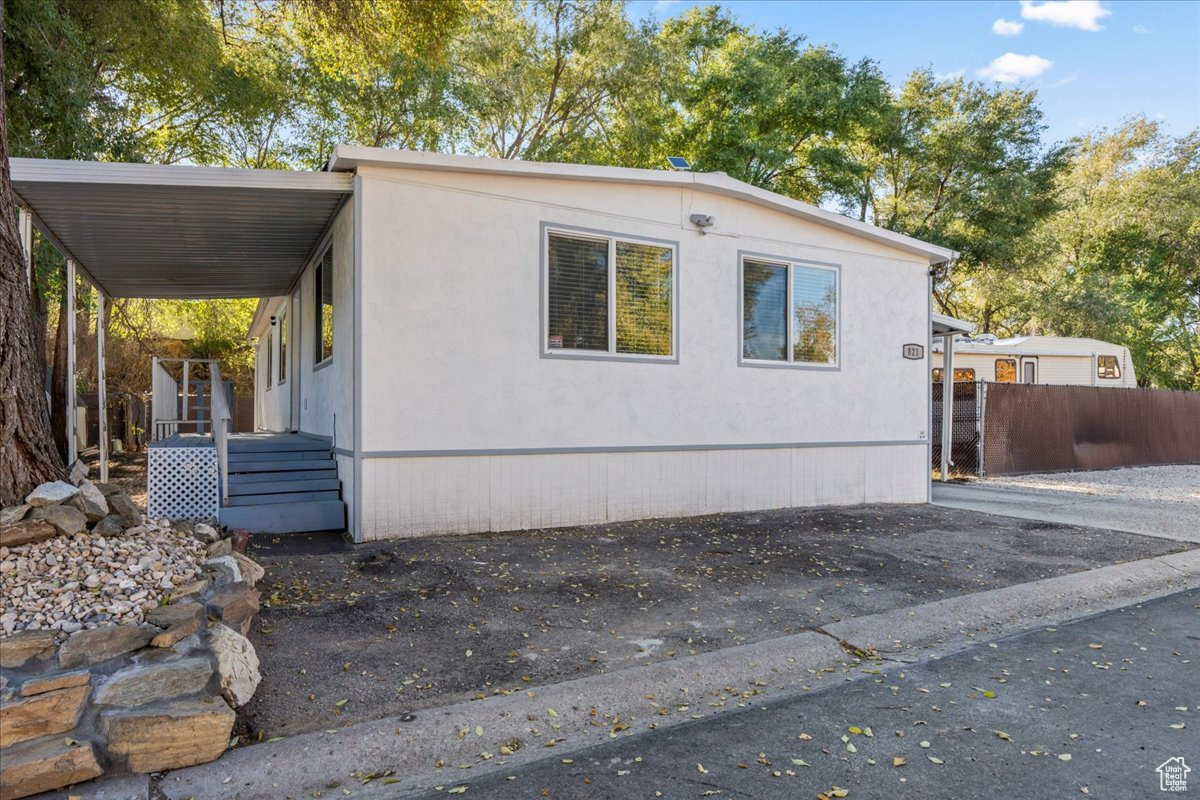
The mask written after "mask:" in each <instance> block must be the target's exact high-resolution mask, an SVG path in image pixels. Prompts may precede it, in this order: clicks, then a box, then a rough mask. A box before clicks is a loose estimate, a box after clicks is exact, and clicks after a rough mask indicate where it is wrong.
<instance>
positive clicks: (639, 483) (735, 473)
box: [359, 444, 930, 541]
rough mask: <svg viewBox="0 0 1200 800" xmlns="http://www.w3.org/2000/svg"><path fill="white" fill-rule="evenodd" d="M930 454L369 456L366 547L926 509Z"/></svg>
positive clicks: (759, 451) (912, 447)
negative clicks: (617, 525)
mask: <svg viewBox="0 0 1200 800" xmlns="http://www.w3.org/2000/svg"><path fill="white" fill-rule="evenodd" d="M928 458H929V451H928V448H927V445H925V444H897V445H889V446H877V445H861V446H860V445H856V446H830V447H797V448H755V449H744V450H738V449H720V450H677V451H633V452H591V453H587V452H585V453H552V454H519V455H463V456H427V457H395V458H392V457H380V458H367V459H364V461H363V462H362V469H363V487H362V503H363V508H362V531H361V533H360V535H359V536H360V540H363V541H370V540H375V539H389V538H397V537H413V536H425V535H430V534H437V533H478V532H486V531H510V530H530V529H537V528H556V527H564V526H570V525H590V524H596V523H604V522H618V521H622V520H634V519H648V518H653V517H680V516H697V515H702V514H714V513H719V512H725V511H752V510H762V509H769V508H791V507H797V506H822V505H854V504H859V503H924V502H925V501H926V497H927V484H928V482H929V473H930V468H929V463H928Z"/></svg>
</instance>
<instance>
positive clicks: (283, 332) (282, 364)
mask: <svg viewBox="0 0 1200 800" xmlns="http://www.w3.org/2000/svg"><path fill="white" fill-rule="evenodd" d="M287 337H288V326H287V312H284V313H283V314H280V315H279V385H280V386H282V385H283V384H285V383H287V371H288V360H287Z"/></svg>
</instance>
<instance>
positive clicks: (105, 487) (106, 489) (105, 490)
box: [96, 481, 121, 498]
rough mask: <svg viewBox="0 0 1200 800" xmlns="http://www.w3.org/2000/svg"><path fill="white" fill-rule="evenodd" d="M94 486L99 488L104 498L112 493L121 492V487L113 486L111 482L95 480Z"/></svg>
mask: <svg viewBox="0 0 1200 800" xmlns="http://www.w3.org/2000/svg"><path fill="white" fill-rule="evenodd" d="M96 488H97V489H99V490H100V494H102V495H104V496H105V498H108V497H112V496H113V495H114V494H120V492H121V487H119V486H113V485H112V484H111V483H101V482H100V481H96Z"/></svg>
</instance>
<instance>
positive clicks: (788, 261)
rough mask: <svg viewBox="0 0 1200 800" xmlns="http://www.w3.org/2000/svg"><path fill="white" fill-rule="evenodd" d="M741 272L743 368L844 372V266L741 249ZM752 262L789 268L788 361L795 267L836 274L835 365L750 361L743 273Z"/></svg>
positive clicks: (739, 310) (739, 323)
mask: <svg viewBox="0 0 1200 800" xmlns="http://www.w3.org/2000/svg"><path fill="white" fill-rule="evenodd" d="M737 255H738V269H737V358H738V366H739V367H752V368H754V369H809V370H817V371H819V372H840V371H841V369H842V314H843V313H844V312H843V307H842V265H841V264H834V263H831V262H827V261H815V260H813V259H811V258H786V257H784V256H779V255H772V254H769V253H756V252H752V251H750V250H738V254H737ZM747 258H749V259H750V260H751V261H764V262H766V263H768V264H777V265H779V266H781V267H787V307H788V324H787V353H788V358H789V359H790V358H791V353H792V314H791V309H792V269H793V268H794V267H814V268H816V269H826V270H830V271H831V272H833V273H834V275H835V276H836V280H837V334H836V336H835V339H834V341H835V347H836V348H837V360H836V361H835V362H834V363H833V364H815V363H812V362H809V361H790V360H789V361H765V360H762V359H757V358H746V357H745V356H744V355H743V354H744V353H745V352H746V351H745V349H744V342H743V341H742V336H743V334H744V333H745V323H744V317H743V314H744V313H745V308H744V303H745V283H744V278H743V273H744V271H745V265H746V259H747Z"/></svg>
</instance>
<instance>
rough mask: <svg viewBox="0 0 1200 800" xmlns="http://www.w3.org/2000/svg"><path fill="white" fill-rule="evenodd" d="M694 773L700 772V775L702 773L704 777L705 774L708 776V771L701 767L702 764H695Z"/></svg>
mask: <svg viewBox="0 0 1200 800" xmlns="http://www.w3.org/2000/svg"><path fill="white" fill-rule="evenodd" d="M696 771H697V772H700V773H703V774H705V775H707V774H708V770H706V769H705V768H704V765H703V764H696Z"/></svg>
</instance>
